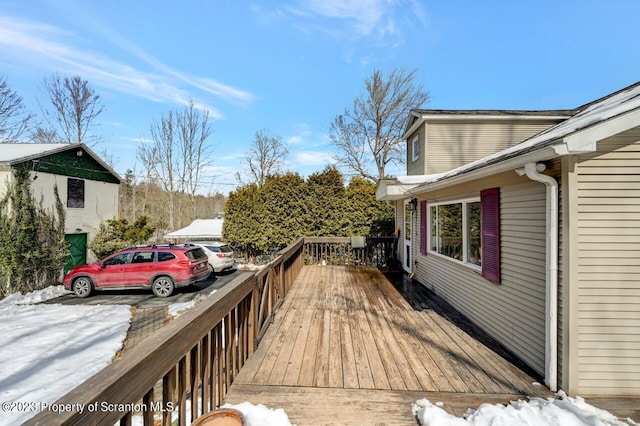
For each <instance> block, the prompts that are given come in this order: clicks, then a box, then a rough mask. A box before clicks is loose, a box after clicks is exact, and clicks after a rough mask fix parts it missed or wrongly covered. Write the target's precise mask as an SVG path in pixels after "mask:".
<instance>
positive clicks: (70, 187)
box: [67, 178, 84, 209]
mask: <svg viewBox="0 0 640 426" xmlns="http://www.w3.org/2000/svg"><path fill="white" fill-rule="evenodd" d="M67 207H69V208H75V209H82V208H84V180H82V179H73V178H68V179H67Z"/></svg>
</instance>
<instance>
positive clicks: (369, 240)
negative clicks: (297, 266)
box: [304, 237, 396, 267]
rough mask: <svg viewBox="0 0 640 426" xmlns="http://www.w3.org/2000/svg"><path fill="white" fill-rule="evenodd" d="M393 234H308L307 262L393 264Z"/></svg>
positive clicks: (305, 254) (381, 265)
mask: <svg viewBox="0 0 640 426" xmlns="http://www.w3.org/2000/svg"><path fill="white" fill-rule="evenodd" d="M395 244H396V243H395V238H394V237H351V238H350V237H306V238H305V239H304V258H305V263H306V264H318V263H322V262H324V263H326V264H327V265H370V266H378V267H383V266H386V267H388V266H390V265H389V263H390V262H391V261H392V260H393V259H394V258H395Z"/></svg>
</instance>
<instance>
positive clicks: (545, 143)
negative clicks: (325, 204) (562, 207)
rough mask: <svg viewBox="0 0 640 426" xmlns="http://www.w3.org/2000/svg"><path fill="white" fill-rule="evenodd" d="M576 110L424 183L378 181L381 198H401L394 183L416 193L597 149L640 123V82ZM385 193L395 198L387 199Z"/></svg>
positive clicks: (426, 176) (378, 192) (423, 178)
mask: <svg viewBox="0 0 640 426" xmlns="http://www.w3.org/2000/svg"><path fill="white" fill-rule="evenodd" d="M574 112H575V113H574V115H572V116H571V117H570V118H568V119H566V120H564V121H562V122H560V123H558V124H556V125H555V126H552V127H550V128H548V129H547V130H544V131H542V132H540V133H538V134H536V135H534V136H532V137H530V138H529V139H526V140H525V141H523V142H521V143H519V144H517V145H514V146H512V147H509V148H506V149H504V150H502V151H499V152H497V153H494V154H491V155H489V156H487V157H484V158H482V159H480V160H477V161H474V162H471V163H469V164H465V165H463V166H460V167H458V168H455V169H453V170H450V171H448V172H445V173H440V174H438V175H424V176H422V177H421V179H422V182H421V183H417V184H416V183H414V184H413V185H409V187H407V185H406V184H402V182H401V181H400V180H396V182H394V181H392V180H391V181H389V180H388V181H386V182H383V184H382V185H381V184H380V183H379V184H378V191H377V194H378V197H379V198H382V199H398V198H397V197H399V194H397V191H391V192H390V187H391V186H394V185H404V186H405V188H403V189H404V191H403V192H404V193H405V195H406V194H415V193H418V192H421V191H423V190H426V189H427V187H428V188H431V187H432V186H433V185H436V184H439V183H440V184H442V185H446V184H453V183H457V182H459V181H460V180H464V179H465V177H466V178H467V179H470V178H473V177H474V176H471V174H472V173H473V172H476V175H475V177H477V176H479V175H480V174H481V173H484V174H494V173H498V172H500V171H505V170H508V169H510V168H517V167H521V166H522V164H523V162H532V161H545V160H549V159H551V158H556V157H558V156H562V155H568V154H579V153H584V152H592V151H595V149H596V143H597V142H598V141H599V140H602V139H604V138H606V137H609V136H612V135H614V134H617V133H620V132H622V131H625V130H628V129H630V128H633V127H637V126H640V82H637V83H635V84H632V85H631V86H628V87H626V88H624V89H621V90H619V91H617V92H614V93H612V94H610V95H607V96H605V97H603V98H600V99H598V100H596V101H593V102H590V103H588V104H585V105H583V106H581V107H578V108H576V109H575V110H574ZM498 165H500V167H498ZM398 179H400V178H398ZM381 182H382V181H381ZM385 192H386V194H389V195H392V196H393V197H395V198H391V197H388V198H386V196H385ZM392 192H393V194H392Z"/></svg>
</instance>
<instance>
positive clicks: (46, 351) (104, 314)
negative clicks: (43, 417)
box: [0, 286, 131, 425]
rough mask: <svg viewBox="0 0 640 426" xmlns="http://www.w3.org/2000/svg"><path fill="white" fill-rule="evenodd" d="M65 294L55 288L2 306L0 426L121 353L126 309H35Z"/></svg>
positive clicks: (40, 405)
mask: <svg viewBox="0 0 640 426" xmlns="http://www.w3.org/2000/svg"><path fill="white" fill-rule="evenodd" d="M63 293H64V288H63V287H62V286H56V287H49V288H47V289H45V290H41V291H37V292H33V293H29V294H27V295H25V296H22V295H20V294H12V295H10V296H9V297H7V298H5V299H3V300H2V301H0V348H1V349H0V401H1V402H2V403H3V404H2V409H1V410H0V424H6V425H9V424H20V423H22V422H24V421H25V420H27V419H29V418H31V417H33V416H34V415H35V414H36V413H37V412H38V411H40V410H41V409H42V408H43V407H45V408H46V405H45V404H51V403H53V402H54V401H56V400H57V399H58V398H60V397H61V396H63V395H65V394H66V393H67V392H69V391H71V390H72V389H73V388H75V387H76V386H77V385H79V384H80V383H82V382H84V381H85V380H87V379H88V378H89V377H91V376H93V375H94V374H95V373H97V372H98V371H100V370H102V369H103V368H104V367H106V366H107V365H109V364H110V363H111V361H112V360H113V357H114V355H115V354H116V353H117V352H118V351H119V350H120V349H121V348H122V342H123V340H124V339H125V337H126V335H127V330H128V329H129V321H130V319H131V308H130V307H129V306H126V305H109V306H99V305H98V306H84V305H83V306H77V305H76V306H63V305H41V304H37V303H39V302H42V301H44V300H47V299H51V298H54V297H57V296H59V295H61V294H63ZM7 403H8V404H9V405H6V404H7Z"/></svg>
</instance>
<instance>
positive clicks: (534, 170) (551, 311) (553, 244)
mask: <svg viewBox="0 0 640 426" xmlns="http://www.w3.org/2000/svg"><path fill="white" fill-rule="evenodd" d="M545 168H546V167H545V165H544V164H536V163H527V164H525V166H524V171H523V170H522V169H519V170H517V172H518V174H520V175H523V174H526V175H527V177H528V178H529V179H531V180H534V181H536V182H542V183H544V184H545V186H546V188H547V197H546V234H547V238H546V247H547V249H546V259H545V268H546V277H545V281H546V301H545V318H546V321H545V336H546V345H545V358H544V363H545V384H546V385H547V386H548V387H549V389H550V390H551V391H553V392H556V391H557V390H558V372H557V370H558V182H557V181H556V180H555V179H554V178H552V177H551V176H547V175H543V174H540V172H542V171H544V169H545Z"/></svg>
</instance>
